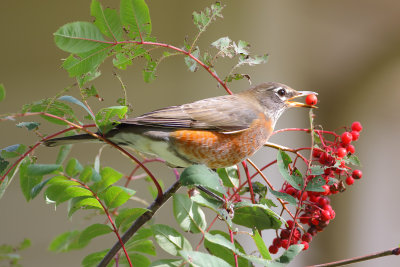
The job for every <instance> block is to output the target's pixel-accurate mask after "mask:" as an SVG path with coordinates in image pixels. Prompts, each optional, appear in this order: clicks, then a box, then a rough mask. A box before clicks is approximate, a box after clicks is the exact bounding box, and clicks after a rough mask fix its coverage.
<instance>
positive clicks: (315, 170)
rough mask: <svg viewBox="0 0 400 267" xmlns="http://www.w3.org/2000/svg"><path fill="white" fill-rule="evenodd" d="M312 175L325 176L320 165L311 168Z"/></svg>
mask: <svg viewBox="0 0 400 267" xmlns="http://www.w3.org/2000/svg"><path fill="white" fill-rule="evenodd" d="M310 170H311V174H312V175H321V174H324V168H323V167H322V166H319V165H313V166H311V167H310Z"/></svg>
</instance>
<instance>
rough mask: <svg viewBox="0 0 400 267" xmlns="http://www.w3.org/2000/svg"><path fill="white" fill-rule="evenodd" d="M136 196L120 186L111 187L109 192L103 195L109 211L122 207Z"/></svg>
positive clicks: (108, 189)
mask: <svg viewBox="0 0 400 267" xmlns="http://www.w3.org/2000/svg"><path fill="white" fill-rule="evenodd" d="M133 194H134V192H131V193H128V192H127V191H126V190H125V188H122V187H119V186H110V187H109V188H107V190H106V191H105V192H104V193H102V194H101V196H102V198H103V199H104V202H105V204H106V206H107V207H108V208H109V209H113V208H116V207H119V206H121V205H122V204H124V203H125V202H126V201H128V200H129V198H130V197H131V196H132V195H133Z"/></svg>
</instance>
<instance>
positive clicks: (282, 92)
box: [277, 88, 286, 97]
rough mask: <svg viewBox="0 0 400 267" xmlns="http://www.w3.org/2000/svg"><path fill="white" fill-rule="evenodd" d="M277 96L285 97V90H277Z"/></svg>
mask: <svg viewBox="0 0 400 267" xmlns="http://www.w3.org/2000/svg"><path fill="white" fill-rule="evenodd" d="M277 93H278V95H279V96H280V97H283V96H285V95H286V90H285V89H283V88H281V89H279V90H278V92H277Z"/></svg>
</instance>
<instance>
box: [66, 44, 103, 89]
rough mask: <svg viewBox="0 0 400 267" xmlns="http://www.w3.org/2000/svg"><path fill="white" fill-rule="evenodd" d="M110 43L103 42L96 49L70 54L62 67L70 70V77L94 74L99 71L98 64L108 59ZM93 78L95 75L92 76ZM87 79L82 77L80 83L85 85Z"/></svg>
mask: <svg viewBox="0 0 400 267" xmlns="http://www.w3.org/2000/svg"><path fill="white" fill-rule="evenodd" d="M110 49H111V48H110V47H109V45H105V44H102V45H100V46H99V47H97V48H96V49H94V50H91V51H89V52H86V53H81V54H77V56H78V57H77V56H74V55H70V56H69V57H68V58H67V59H66V60H65V61H64V62H63V64H62V67H63V68H64V69H65V70H66V71H68V74H69V76H70V77H77V76H81V75H92V74H93V73H97V68H98V66H99V65H100V64H101V63H102V62H103V61H104V60H105V59H106V57H107V56H108V52H109V51H110ZM91 77H92V78H93V76H91ZM85 82H87V79H81V80H80V84H81V85H83V84H84V83H85Z"/></svg>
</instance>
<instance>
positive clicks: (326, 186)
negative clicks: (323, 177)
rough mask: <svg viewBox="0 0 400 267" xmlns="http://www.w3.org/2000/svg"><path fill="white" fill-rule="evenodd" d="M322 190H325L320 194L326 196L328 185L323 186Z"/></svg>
mask: <svg viewBox="0 0 400 267" xmlns="http://www.w3.org/2000/svg"><path fill="white" fill-rule="evenodd" d="M322 188H323V189H324V190H325V191H324V192H322V195H324V196H327V195H329V193H330V189H329V185H326V184H325V185H323V186H322Z"/></svg>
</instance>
